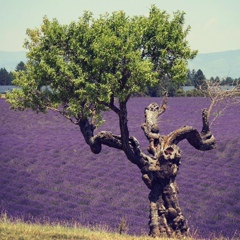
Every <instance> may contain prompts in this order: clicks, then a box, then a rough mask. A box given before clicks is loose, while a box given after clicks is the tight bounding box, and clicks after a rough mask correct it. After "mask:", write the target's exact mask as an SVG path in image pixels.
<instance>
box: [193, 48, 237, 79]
mask: <svg viewBox="0 0 240 240" xmlns="http://www.w3.org/2000/svg"><path fill="white" fill-rule="evenodd" d="M188 68H189V69H191V70H192V69H195V70H198V69H201V70H202V71H203V73H204V75H205V77H206V78H210V77H214V78H215V77H217V76H218V77H220V78H222V77H223V78H226V77H232V78H239V77H240V49H239V50H232V51H225V52H216V53H202V54H198V55H197V56H196V58H195V59H193V60H192V61H189V64H188Z"/></svg>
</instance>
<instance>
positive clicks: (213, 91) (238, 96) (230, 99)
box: [205, 82, 240, 126]
mask: <svg viewBox="0 0 240 240" xmlns="http://www.w3.org/2000/svg"><path fill="white" fill-rule="evenodd" d="M205 92H206V95H207V96H209V98H210V100H211V104H210V105H209V108H208V116H207V118H208V120H209V118H210V115H211V113H212V111H213V109H214V108H216V107H217V108H218V109H217V111H218V114H217V115H216V116H215V117H214V118H213V120H212V122H211V124H210V126H211V125H212V124H213V122H214V121H215V120H216V119H217V118H218V117H219V116H220V115H221V114H222V113H223V112H224V111H225V110H226V109H227V108H229V107H230V106H233V105H235V104H240V87H239V85H237V86H235V87H233V88H232V89H229V90H224V89H223V87H222V86H220V85H219V83H218V82H215V83H212V84H210V83H207V89H206V91H205ZM219 113H220V114H219Z"/></svg>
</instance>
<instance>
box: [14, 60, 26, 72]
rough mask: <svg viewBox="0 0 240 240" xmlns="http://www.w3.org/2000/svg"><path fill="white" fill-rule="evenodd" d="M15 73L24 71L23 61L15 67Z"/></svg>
mask: <svg viewBox="0 0 240 240" xmlns="http://www.w3.org/2000/svg"><path fill="white" fill-rule="evenodd" d="M15 71H17V72H19V71H26V66H25V63H24V62H23V61H21V62H20V63H18V65H17V66H16V69H15Z"/></svg>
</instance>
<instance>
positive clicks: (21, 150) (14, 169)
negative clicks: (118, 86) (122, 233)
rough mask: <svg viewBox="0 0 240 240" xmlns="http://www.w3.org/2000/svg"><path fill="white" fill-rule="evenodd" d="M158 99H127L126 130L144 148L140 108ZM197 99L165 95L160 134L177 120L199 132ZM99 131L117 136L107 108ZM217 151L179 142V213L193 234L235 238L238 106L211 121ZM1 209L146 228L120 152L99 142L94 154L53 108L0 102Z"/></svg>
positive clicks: (135, 230) (133, 175)
mask: <svg viewBox="0 0 240 240" xmlns="http://www.w3.org/2000/svg"><path fill="white" fill-rule="evenodd" d="M156 101H157V102H158V103H160V101H161V99H158V98H133V99H131V100H130V102H129V105H128V107H129V127H130V134H131V135H134V136H135V137H137V138H138V139H139V141H140V144H141V146H142V148H143V149H146V148H147V146H148V142H147V140H146V139H145V137H144V133H143V132H142V130H141V128H140V126H141V124H142V123H143V121H144V114H143V112H144V108H145V107H146V106H147V105H148V104H149V103H151V102H156ZM208 104H209V102H208V100H207V99H204V98H170V99H169V101H168V109H167V111H166V112H165V113H164V114H163V115H162V116H161V119H160V120H159V126H160V131H161V133H162V134H167V133H169V132H171V131H173V130H175V129H177V128H178V127H181V126H182V125H191V126H194V127H196V128H197V129H199V130H201V109H202V108H204V107H208ZM105 115H106V117H105V119H106V120H107V122H106V123H105V124H104V125H103V126H102V128H101V129H99V130H102V129H104V130H109V131H112V132H114V133H119V130H118V126H117V123H118V121H117V118H116V116H115V115H114V113H111V112H107V113H105ZM212 132H213V133H214V135H215V137H216V139H217V149H216V150H211V151H209V152H200V151H197V150H195V149H194V148H193V147H192V146H190V145H189V144H188V143H187V142H186V141H184V142H181V143H180V144H179V146H180V148H181V149H182V164H181V166H180V171H179V174H178V176H177V182H178V186H179V189H180V194H179V199H180V206H181V207H182V210H183V214H184V215H185V217H186V218H187V219H188V223H189V226H190V228H191V231H192V232H195V231H197V233H198V235H199V237H207V236H210V235H212V234H215V235H217V236H218V235H220V234H221V235H223V236H226V237H232V236H233V235H234V234H235V236H240V232H239V229H240V106H234V107H231V108H230V109H228V110H227V111H226V112H225V113H224V114H223V115H222V116H221V117H220V118H218V119H217V120H216V121H215V122H214V124H213V126H212ZM0 162H1V165H0V210H1V211H7V213H8V215H10V216H13V217H20V218H23V219H24V220H30V221H45V220H47V221H53V222H59V221H63V222H69V223H72V222H78V223H80V224H83V225H87V226H91V225H107V226H108V228H109V229H112V230H116V229H117V227H118V224H119V222H120V221H121V220H122V219H123V218H125V219H126V221H127V223H128V229H129V231H128V233H130V234H138V235H139V234H147V233H148V215H149V213H148V193H149V190H148V189H147V187H146V186H145V184H144V183H143V182H142V180H141V173H140V172H139V170H138V168H137V167H136V166H135V165H133V164H131V163H130V162H129V161H128V160H127V159H126V157H125V156H124V154H123V153H122V152H121V151H118V150H116V149H110V148H108V147H103V150H102V152H101V153H100V154H99V155H94V154H93V153H91V152H90V149H89V148H88V146H87V145H86V144H85V142H84V140H83V137H82V135H81V133H80V130H79V128H78V127H77V126H75V125H73V124H72V123H71V122H70V121H68V120H67V119H65V118H63V117H62V116H60V115H59V114H57V113H53V112H49V113H48V114H46V115H44V114H36V113H34V112H32V111H27V112H15V111H13V110H9V105H8V104H7V103H6V102H5V100H4V99H0Z"/></svg>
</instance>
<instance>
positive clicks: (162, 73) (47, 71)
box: [7, 6, 196, 121]
mask: <svg viewBox="0 0 240 240" xmlns="http://www.w3.org/2000/svg"><path fill="white" fill-rule="evenodd" d="M188 31H189V27H187V28H186V29H184V13H182V12H176V13H175V14H174V16H173V17H172V18H170V16H169V15H168V14H167V13H166V12H164V11H163V12H162V11H160V10H159V9H158V8H156V7H155V6H152V7H151V9H150V13H149V16H148V17H145V16H135V17H128V16H126V14H125V13H124V12H122V11H119V12H114V13H112V14H105V15H101V16H100V17H99V18H98V19H94V18H93V16H92V13H90V12H85V13H84V14H83V16H82V17H80V18H79V21H78V22H72V23H70V24H69V25H61V24H59V22H58V21H57V20H56V19H53V20H52V21H50V20H49V19H48V18H47V17H44V19H43V23H42V25H41V27H40V28H37V29H28V30H27V35H28V39H26V41H25V47H26V49H27V50H28V53H27V58H28V62H27V63H26V65H25V69H24V70H22V71H18V72H16V73H15V80H14V84H15V85H18V86H20V87H21V89H16V90H14V91H12V93H11V94H7V101H8V102H9V103H10V104H11V106H12V108H15V109H19V110H24V109H27V108H31V109H33V110H35V111H37V112H39V111H40V112H45V111H46V110H47V109H57V110H58V111H61V113H62V114H63V115H65V116H67V117H69V118H75V119H76V120H77V121H79V119H81V118H82V117H90V116H92V115H93V112H94V114H96V115H98V117H100V115H101V112H102V111H103V110H107V109H108V107H109V106H110V105H111V103H112V100H113V99H114V98H117V99H119V102H127V101H128V99H129V98H130V97H131V96H133V95H135V94H139V93H144V92H145V91H146V89H147V87H149V86H150V87H151V86H155V85H156V84H157V83H158V81H159V80H160V79H165V78H166V76H167V77H168V81H169V80H170V81H173V83H174V84H182V83H183V82H184V81H185V79H186V73H187V60H188V59H192V58H193V57H194V56H195V55H196V51H191V50H190V48H189V46H188V42H187V40H186V36H187V34H188ZM43 89H44V90H43Z"/></svg>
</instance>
